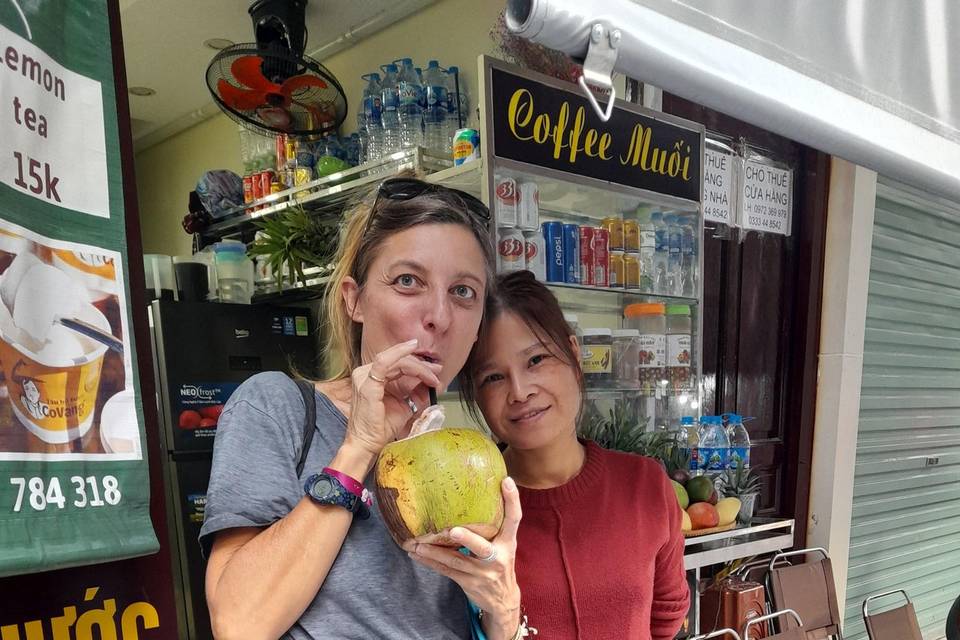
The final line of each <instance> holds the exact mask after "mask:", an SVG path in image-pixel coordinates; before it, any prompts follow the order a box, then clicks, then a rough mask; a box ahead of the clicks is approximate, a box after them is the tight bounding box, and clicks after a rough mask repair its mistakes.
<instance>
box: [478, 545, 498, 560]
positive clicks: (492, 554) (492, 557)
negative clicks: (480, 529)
mask: <svg viewBox="0 0 960 640" xmlns="http://www.w3.org/2000/svg"><path fill="white" fill-rule="evenodd" d="M496 559H497V548H496V547H491V548H490V555H488V556H485V557H483V558H477V560H479V561H480V562H493V561H494V560H496Z"/></svg>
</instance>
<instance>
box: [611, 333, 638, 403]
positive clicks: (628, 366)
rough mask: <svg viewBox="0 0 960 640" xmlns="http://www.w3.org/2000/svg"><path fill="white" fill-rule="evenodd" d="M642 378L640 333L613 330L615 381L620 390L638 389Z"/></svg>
mask: <svg viewBox="0 0 960 640" xmlns="http://www.w3.org/2000/svg"><path fill="white" fill-rule="evenodd" d="M639 377H640V332H639V331H637V330H636V329H614V330H613V379H614V384H615V385H616V386H617V388H618V389H636V388H637V385H638V384H639Z"/></svg>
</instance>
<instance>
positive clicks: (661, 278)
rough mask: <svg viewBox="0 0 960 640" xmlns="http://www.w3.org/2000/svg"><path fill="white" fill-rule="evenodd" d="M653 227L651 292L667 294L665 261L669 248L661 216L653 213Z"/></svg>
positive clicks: (651, 220) (656, 212) (658, 213)
mask: <svg viewBox="0 0 960 640" xmlns="http://www.w3.org/2000/svg"><path fill="white" fill-rule="evenodd" d="M650 223H651V224H652V225H653V290H654V291H655V292H657V293H667V260H668V258H669V256H670V247H669V245H668V243H667V226H666V225H665V224H663V214H662V213H660V212H659V211H654V212H653V213H652V214H650Z"/></svg>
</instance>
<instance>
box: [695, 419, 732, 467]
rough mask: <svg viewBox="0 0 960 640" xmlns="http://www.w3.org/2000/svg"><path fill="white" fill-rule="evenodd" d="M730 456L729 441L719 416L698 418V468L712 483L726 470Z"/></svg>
mask: <svg viewBox="0 0 960 640" xmlns="http://www.w3.org/2000/svg"><path fill="white" fill-rule="evenodd" d="M729 456H730V439H729V438H727V432H726V430H725V429H724V428H723V418H721V417H720V416H704V417H702V418H700V468H701V469H703V471H704V472H705V473H706V474H707V475H708V476H710V477H711V478H712V479H713V481H714V483H716V481H717V479H718V478H719V477H720V476H721V475H723V472H724V471H726V470H727V461H728V458H729Z"/></svg>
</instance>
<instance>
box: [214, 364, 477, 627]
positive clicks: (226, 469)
mask: <svg viewBox="0 0 960 640" xmlns="http://www.w3.org/2000/svg"><path fill="white" fill-rule="evenodd" d="M316 399H317V431H316V433H315V434H314V438H313V443H312V445H311V447H310V452H309V454H308V456H307V460H306V464H305V465H304V468H303V474H302V477H300V478H298V477H297V475H296V466H297V461H298V460H299V457H300V449H301V445H302V443H303V420H304V411H305V407H304V406H303V396H302V395H301V394H300V391H299V389H298V388H297V386H296V383H294V382H293V381H292V380H291V379H290V378H288V377H287V376H286V375H284V374H282V373H276V372H271V373H261V374H258V375H256V376H254V377H252V378H250V379H249V380H247V381H246V382H244V383H243V384H242V385H240V387H239V388H238V389H237V390H236V391H235V392H234V394H233V395H232V396H231V398H230V401H229V402H228V403H227V405H226V407H225V408H224V410H223V414H222V415H221V416H220V422H219V425H218V428H217V437H216V441H215V443H214V448H213V468H212V470H211V473H210V486H209V489H208V490H207V505H206V517H205V520H204V523H203V528H202V529H201V530H200V542H201V544H202V545H203V547H204V549H205V550H207V551H209V548H210V546H211V545H212V544H213V537H214V536H213V534H214V533H216V532H217V531H222V530H224V529H231V528H235V527H265V526H267V525H270V524H272V523H274V522H276V521H277V520H279V519H281V518H283V517H284V516H286V515H287V514H288V513H289V512H290V511H291V510H292V509H293V508H294V507H295V506H296V504H297V503H298V502H299V501H300V499H301V498H302V497H303V482H304V480H305V479H306V478H307V477H309V476H310V475H312V474H314V473H318V472H319V471H320V470H321V469H322V468H323V467H325V466H326V465H327V464H329V463H330V460H332V459H333V456H334V454H335V453H336V451H337V449H338V448H339V447H340V444H341V443H342V442H343V437H344V433H345V430H346V426H347V420H346V418H345V417H344V415H343V414H342V413H341V412H340V411H339V410H337V408H336V407H335V406H334V405H333V403H332V402H331V401H330V400H329V399H328V398H327V397H326V396H324V395H323V394H321V393H319V392H318V393H317V394H316ZM368 486H370V485H369V483H368ZM371 511H372V513H371V516H370V518H369V519H368V520H360V519H359V518H354V520H353V524H352V525H351V526H350V531H349V532H348V533H347V537H346V539H345V540H344V543H343V547H342V548H341V549H340V554H339V555H338V556H337V559H336V561H335V562H334V563H333V566H332V567H331V569H330V573H329V574H328V575H327V579H326V580H325V581H324V583H323V586H322V587H321V589H320V591H319V592H318V593H317V596H316V597H315V598H314V600H313V602H312V603H311V604H310V606H309V607H308V608H307V610H306V611H305V612H304V614H303V615H302V616H301V617H300V620H298V621H297V623H296V624H295V625H294V626H293V627H292V628H291V629H290V630H289V631H287V633H286V634H285V635H284V636H283V637H284V638H293V639H296V640H302V639H320V638H324V639H326V638H350V639H356V640H369V639H371V638H378V639H381V638H382V639H384V640H394V639H396V640H416V639H423V640H444V639H449V638H456V639H458V640H463V639H465V638H469V637H470V630H469V627H468V620H467V604H466V598H465V596H464V595H463V592H462V591H461V590H460V588H459V587H458V586H457V584H456V583H454V582H453V581H451V580H449V579H447V578H445V577H443V576H441V575H439V574H436V573H434V572H432V571H430V570H429V569H426V568H424V567H422V566H420V565H418V564H416V563H415V562H414V561H412V560H411V559H410V558H408V557H407V554H406V553H405V552H404V551H402V550H401V549H400V548H399V547H397V545H396V544H394V542H393V540H392V539H391V538H390V535H389V534H388V533H387V529H386V526H385V525H384V523H383V519H382V518H381V516H380V513H379V510H378V509H377V505H376V504H374V507H373V509H372V510H371ZM316 535H317V536H318V537H320V536H322V535H323V532H322V531H317V532H316ZM309 543H310V542H309V540H305V541H304V544H309Z"/></svg>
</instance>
